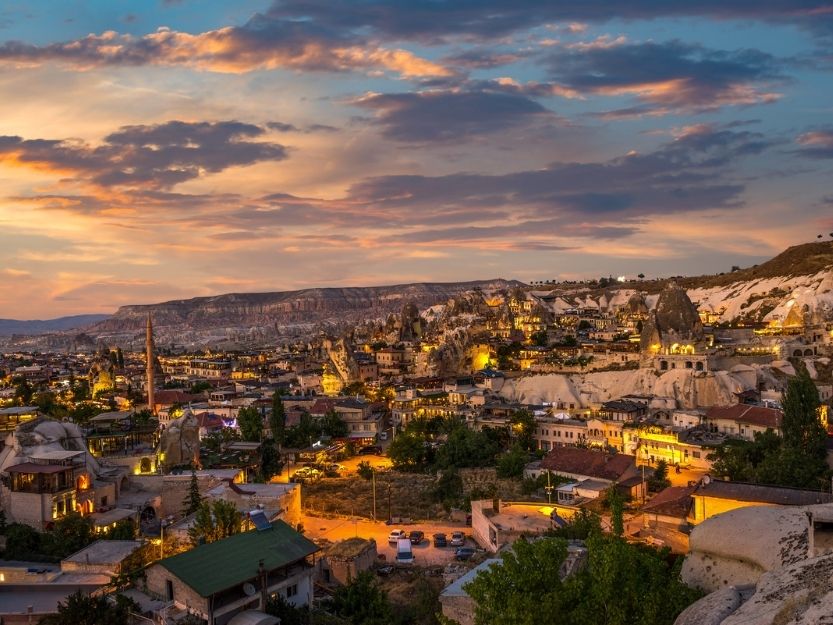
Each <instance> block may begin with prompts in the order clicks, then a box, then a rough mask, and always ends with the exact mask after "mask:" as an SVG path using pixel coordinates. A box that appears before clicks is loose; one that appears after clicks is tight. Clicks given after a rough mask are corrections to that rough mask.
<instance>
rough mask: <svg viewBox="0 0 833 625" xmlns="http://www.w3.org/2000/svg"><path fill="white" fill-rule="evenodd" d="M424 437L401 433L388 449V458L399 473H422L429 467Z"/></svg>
mask: <svg viewBox="0 0 833 625" xmlns="http://www.w3.org/2000/svg"><path fill="white" fill-rule="evenodd" d="M425 445H426V443H425V440H424V439H423V437H421V436H419V435H417V434H414V433H411V432H407V431H406V432H401V433H400V434H399V435H398V436H397V437H396V438H394V439H393V441H392V442H391V444H390V446H389V447H388V458H390V460H391V462H392V463H393V467H394V468H395V469H396V470H397V471H406V472H411V473H414V472H420V471H424V470H425V469H426V466H427V449H426V446H425Z"/></svg>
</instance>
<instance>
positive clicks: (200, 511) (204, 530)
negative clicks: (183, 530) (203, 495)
mask: <svg viewBox="0 0 833 625" xmlns="http://www.w3.org/2000/svg"><path fill="white" fill-rule="evenodd" d="M242 526H243V515H242V514H240V512H239V511H238V510H237V508H236V507H235V506H234V504H233V503H231V502H228V501H224V500H222V499H217V500H215V501H213V502H210V503H209V502H208V501H203V502H202V503H201V504H200V507H199V508H197V513H196V516H195V517H194V523H193V525H192V526H191V527H190V528H189V529H188V537H189V538H190V539H191V543H192V544H193V545H198V544H200V543H213V542H215V541H217V540H222V539H223V538H228V537H229V536H232V535H234V534H237V533H238V532H240V530H241V528H242Z"/></svg>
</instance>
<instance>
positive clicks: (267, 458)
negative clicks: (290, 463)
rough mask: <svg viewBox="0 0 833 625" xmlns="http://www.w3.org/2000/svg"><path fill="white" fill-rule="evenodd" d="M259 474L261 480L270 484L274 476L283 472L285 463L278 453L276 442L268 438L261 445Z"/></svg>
mask: <svg viewBox="0 0 833 625" xmlns="http://www.w3.org/2000/svg"><path fill="white" fill-rule="evenodd" d="M259 465H260V466H259V470H258V474H259V477H260V479H261V480H263V481H264V482H268V481H269V480H270V479H271V478H272V476H273V475H278V474H279V473H280V472H281V471H283V461H282V460H281V455H280V453H278V448H277V446H276V445H275V441H274V440H272V439H271V438H267V439H266V440H265V441H263V443H262V444H261V445H260V463H259Z"/></svg>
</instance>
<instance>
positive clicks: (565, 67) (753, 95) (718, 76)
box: [545, 41, 785, 117]
mask: <svg viewBox="0 0 833 625" xmlns="http://www.w3.org/2000/svg"><path fill="white" fill-rule="evenodd" d="M545 63H546V64H547V66H548V68H549V71H550V75H551V77H552V78H553V80H554V81H555V82H556V83H557V84H558V85H560V86H561V87H563V88H564V89H565V90H570V91H574V92H576V93H577V94H601V95H634V96H636V97H637V99H639V100H641V101H642V102H643V104H642V105H640V106H637V107H631V108H626V109H620V110H618V111H612V112H611V113H609V114H608V115H610V116H613V117H627V116H634V115H643V114H650V113H652V112H657V111H660V112H664V111H669V110H694V111H704V110H711V109H715V108H718V107H720V106H723V105H727V104H729V105H731V104H753V103H757V102H771V101H773V100H774V99H776V98H777V94H774V93H772V92H770V91H766V90H762V87H766V86H770V85H772V84H774V83H780V82H783V81H784V80H785V78H784V77H783V75H782V74H781V73H780V71H779V69H780V68H779V63H778V61H776V59H775V58H773V57H772V56H771V55H769V54H765V53H763V52H760V51H758V50H738V51H734V52H726V51H718V50H709V49H706V48H703V47H702V46H696V45H689V44H684V43H682V42H680V41H670V42H666V43H653V42H648V43H635V44H630V43H622V42H610V41H601V42H598V43H596V44H593V43H591V44H583V45H579V46H569V47H563V48H559V49H557V50H554V51H553V52H551V53H550V55H549V56H548V58H546V60H545Z"/></svg>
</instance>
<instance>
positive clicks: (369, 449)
mask: <svg viewBox="0 0 833 625" xmlns="http://www.w3.org/2000/svg"><path fill="white" fill-rule="evenodd" d="M359 455H360V456H374V455H375V456H381V455H382V448H381V447H380V446H379V445H367V446H366V447H362V448H361V449H359Z"/></svg>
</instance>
